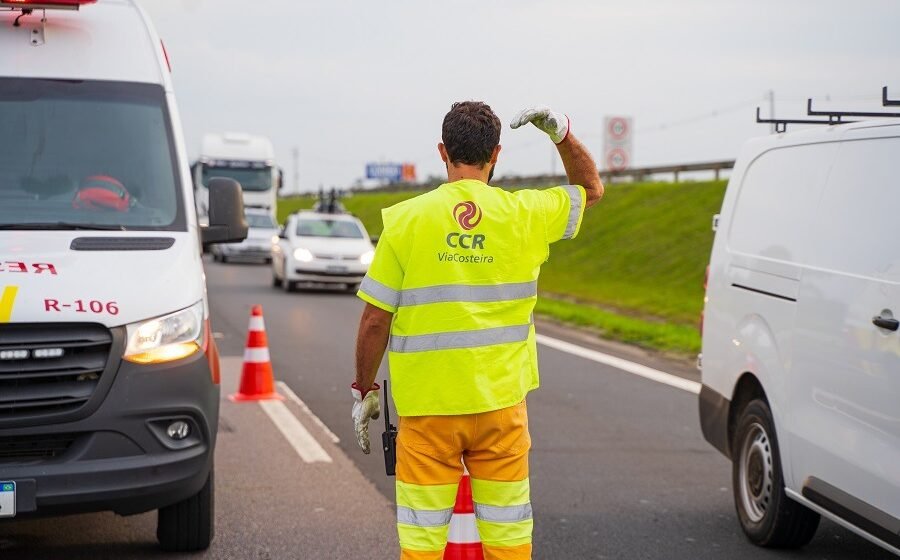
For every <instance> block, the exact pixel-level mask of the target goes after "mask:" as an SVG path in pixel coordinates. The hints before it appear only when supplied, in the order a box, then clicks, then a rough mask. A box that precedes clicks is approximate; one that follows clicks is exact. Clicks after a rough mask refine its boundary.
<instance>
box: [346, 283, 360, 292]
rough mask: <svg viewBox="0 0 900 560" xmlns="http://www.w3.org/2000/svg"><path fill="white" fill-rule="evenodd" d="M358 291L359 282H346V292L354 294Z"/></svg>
mask: <svg viewBox="0 0 900 560" xmlns="http://www.w3.org/2000/svg"><path fill="white" fill-rule="evenodd" d="M357 291H359V284H347V293H350V294H355V293H356V292H357Z"/></svg>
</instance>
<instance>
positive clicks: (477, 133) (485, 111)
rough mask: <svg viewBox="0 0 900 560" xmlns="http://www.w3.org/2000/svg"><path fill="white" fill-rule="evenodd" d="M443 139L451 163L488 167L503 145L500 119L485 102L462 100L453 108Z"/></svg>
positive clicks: (451, 108)
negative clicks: (496, 150)
mask: <svg viewBox="0 0 900 560" xmlns="http://www.w3.org/2000/svg"><path fill="white" fill-rule="evenodd" d="M441 140H442V141H443V142H444V146H445V147H446V148H447V155H448V156H449V157H450V162H451V163H464V164H466V165H478V166H480V167H484V165H485V164H486V163H488V162H489V161H490V160H491V154H492V153H493V151H494V148H496V147H497V144H499V143H500V119H498V118H497V115H495V114H494V111H492V110H491V107H490V105H488V104H487V103H482V102H481V101H459V102H457V103H454V104H453V105H452V106H451V107H450V112H449V113H447V115H446V116H445V117H444V124H443V126H442V127H441Z"/></svg>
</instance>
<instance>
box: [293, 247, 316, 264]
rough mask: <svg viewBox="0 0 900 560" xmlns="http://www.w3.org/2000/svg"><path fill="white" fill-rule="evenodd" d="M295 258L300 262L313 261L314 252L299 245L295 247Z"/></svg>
mask: <svg viewBox="0 0 900 560" xmlns="http://www.w3.org/2000/svg"><path fill="white" fill-rule="evenodd" d="M294 258H295V259H297V260H298V261H300V262H312V260H313V254H312V253H310V252H309V249H304V248H303V247H298V248H296V249H294Z"/></svg>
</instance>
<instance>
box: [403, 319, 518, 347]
mask: <svg viewBox="0 0 900 560" xmlns="http://www.w3.org/2000/svg"><path fill="white" fill-rule="evenodd" d="M530 331H531V324H530V323H529V324H527V325H515V326H512V327H494V328H490V329H477V330H473V331H458V332H446V333H435V334H420V335H415V336H397V335H391V346H390V350H391V352H427V351H429V350H452V349H454V348H476V347H478V346H491V345H494V344H507V343H510V342H525V341H526V340H528V333H529V332H530Z"/></svg>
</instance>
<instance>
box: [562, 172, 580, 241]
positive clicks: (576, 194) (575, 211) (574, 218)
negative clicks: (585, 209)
mask: <svg viewBox="0 0 900 560" xmlns="http://www.w3.org/2000/svg"><path fill="white" fill-rule="evenodd" d="M563 188H564V189H566V192H568V193H569V221H568V223H566V231H565V233H563V239H572V236H574V235H575V230H576V229H577V228H578V217H579V216H581V189H579V188H578V187H575V186H572V185H566V186H565V187H563Z"/></svg>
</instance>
